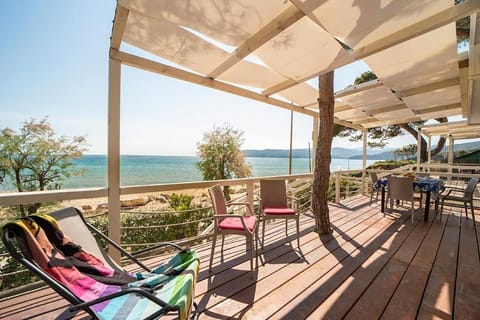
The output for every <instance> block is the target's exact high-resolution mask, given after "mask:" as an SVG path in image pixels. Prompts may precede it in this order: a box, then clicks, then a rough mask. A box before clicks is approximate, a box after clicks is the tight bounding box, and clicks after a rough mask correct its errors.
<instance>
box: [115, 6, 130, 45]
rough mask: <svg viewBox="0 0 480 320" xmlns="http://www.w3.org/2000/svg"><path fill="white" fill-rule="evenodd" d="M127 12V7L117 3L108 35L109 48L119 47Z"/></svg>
mask: <svg viewBox="0 0 480 320" xmlns="http://www.w3.org/2000/svg"><path fill="white" fill-rule="evenodd" d="M128 13H129V10H128V9H126V8H124V7H122V6H120V5H118V4H117V9H116V10H115V18H114V20H113V27H112V36H111V37H110V48H113V49H116V50H118V49H120V44H121V43H122V38H123V32H124V31H125V26H126V25H127V19H128Z"/></svg>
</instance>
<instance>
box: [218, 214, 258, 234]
mask: <svg viewBox="0 0 480 320" xmlns="http://www.w3.org/2000/svg"><path fill="white" fill-rule="evenodd" d="M243 219H244V220H245V224H246V225H247V228H248V230H250V231H253V229H254V228H255V223H256V222H257V217H255V216H247V217H243ZM218 227H219V228H220V229H224V230H245V228H244V227H243V224H242V220H240V219H239V218H225V219H223V221H222V222H220V224H219V225H218Z"/></svg>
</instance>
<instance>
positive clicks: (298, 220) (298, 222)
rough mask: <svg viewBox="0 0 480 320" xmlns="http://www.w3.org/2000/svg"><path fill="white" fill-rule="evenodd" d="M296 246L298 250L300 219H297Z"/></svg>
mask: <svg viewBox="0 0 480 320" xmlns="http://www.w3.org/2000/svg"><path fill="white" fill-rule="evenodd" d="M297 246H298V249H300V217H297Z"/></svg>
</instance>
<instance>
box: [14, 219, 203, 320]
mask: <svg viewBox="0 0 480 320" xmlns="http://www.w3.org/2000/svg"><path fill="white" fill-rule="evenodd" d="M52 219H53V218H51V217H50V216H37V217H36V218H35V220H36V221H39V222H40V221H43V222H41V224H42V227H40V226H39V225H38V224H37V223H36V221H34V220H33V219H31V218H27V219H20V220H18V221H16V222H15V223H14V224H15V225H16V226H18V227H20V228H21V229H22V230H23V234H24V235H25V237H24V239H25V241H26V244H27V246H28V249H29V252H30V254H31V256H32V258H33V259H34V260H35V261H36V262H37V264H38V265H39V266H40V267H41V268H42V269H43V270H44V271H45V272H47V273H48V274H50V275H51V276H52V277H53V278H55V279H56V280H57V281H59V282H61V283H62V284H64V285H65V286H66V287H67V288H68V289H69V290H70V291H71V292H72V293H74V294H75V295H76V296H77V297H79V298H80V299H81V300H83V301H91V300H94V299H96V298H100V297H104V296H107V295H109V294H112V293H115V292H118V291H121V290H122V287H121V286H119V285H112V284H109V283H102V282H100V281H98V280H97V279H94V278H93V277H91V276H90V275H88V274H85V273H84V272H83V273H82V272H80V270H79V269H78V268H77V266H75V265H74V264H72V261H74V262H75V263H78V261H82V262H85V263H86V264H90V268H86V270H88V271H92V270H94V273H95V275H98V274H100V275H101V276H100V279H104V278H109V276H110V277H111V276H112V275H113V274H115V272H114V273H112V270H113V269H111V268H109V267H106V266H105V265H104V264H103V263H102V261H101V260H100V259H98V258H96V257H94V256H93V255H91V254H89V253H87V252H85V251H83V250H82V249H81V247H80V246H78V245H76V244H75V243H73V242H72V241H71V240H70V239H69V238H68V237H67V236H66V235H65V234H63V232H61V230H60V228H59V226H58V224H57V222H56V221H55V220H54V219H53V220H52ZM43 227H45V229H46V230H48V232H47V233H48V234H50V237H52V238H51V239H53V242H54V244H55V245H58V246H59V247H62V249H63V250H64V251H65V252H67V253H68V254H71V255H72V256H71V257H68V256H65V254H62V252H60V251H59V250H57V248H56V246H54V245H52V243H51V242H50V241H52V240H50V239H49V238H50V237H47V234H46V232H45V231H44V229H43ZM72 257H74V258H75V259H73V260H72V259H71V258H72ZM77 260H78V261H77ZM198 270H199V262H198V258H197V256H196V253H195V251H193V250H184V251H182V252H180V253H179V254H177V255H176V256H175V257H173V258H172V259H171V260H170V261H169V262H168V263H166V264H164V265H162V266H160V267H158V268H156V269H155V270H154V272H156V273H148V274H134V275H133V276H134V277H132V276H130V277H131V278H132V279H135V280H137V277H138V279H141V280H140V281H137V282H138V283H136V282H131V281H130V284H129V286H131V287H145V286H147V287H152V286H158V285H159V284H160V283H161V284H162V286H161V287H160V289H159V290H158V291H155V295H156V296H157V297H158V298H159V299H161V300H163V301H165V302H166V303H168V304H170V305H172V306H175V307H176V308H178V310H179V315H180V319H182V320H183V319H186V318H187V317H188V312H189V309H190V306H191V304H192V296H193V291H194V285H195V282H196V277H197V274H198ZM83 271H85V270H83ZM157 289H158V287H157ZM91 309H92V310H93V311H94V312H95V313H96V314H97V316H98V317H99V318H100V319H141V318H143V317H146V316H148V315H150V314H152V313H153V312H157V311H159V310H161V309H162V307H161V306H159V305H158V304H156V303H154V302H152V301H151V300H149V299H147V298H144V297H142V296H139V295H136V294H127V295H124V296H120V297H117V298H114V299H112V300H108V301H105V302H103V303H99V304H97V305H94V306H92V308H91Z"/></svg>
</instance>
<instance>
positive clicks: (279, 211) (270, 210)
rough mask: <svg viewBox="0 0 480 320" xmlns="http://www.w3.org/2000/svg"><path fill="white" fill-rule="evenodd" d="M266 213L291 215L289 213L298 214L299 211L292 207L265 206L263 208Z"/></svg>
mask: <svg viewBox="0 0 480 320" xmlns="http://www.w3.org/2000/svg"><path fill="white" fill-rule="evenodd" d="M263 213H264V214H270V215H289V214H296V213H297V212H296V211H295V210H294V209H291V208H271V207H265V208H263Z"/></svg>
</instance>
